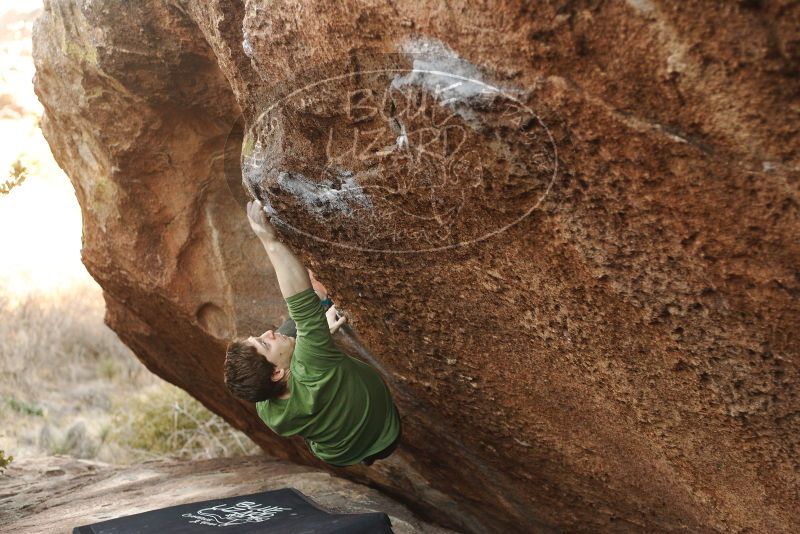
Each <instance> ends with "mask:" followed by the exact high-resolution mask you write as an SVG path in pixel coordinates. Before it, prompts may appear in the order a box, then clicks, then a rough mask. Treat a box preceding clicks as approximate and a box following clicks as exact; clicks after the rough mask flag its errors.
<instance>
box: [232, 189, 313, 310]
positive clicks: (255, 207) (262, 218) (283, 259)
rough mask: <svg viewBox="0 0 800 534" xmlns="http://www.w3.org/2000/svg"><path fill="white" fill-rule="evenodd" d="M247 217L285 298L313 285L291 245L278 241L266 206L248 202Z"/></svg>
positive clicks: (257, 202) (256, 201)
mask: <svg viewBox="0 0 800 534" xmlns="http://www.w3.org/2000/svg"><path fill="white" fill-rule="evenodd" d="M247 218H248V219H249V220H250V226H251V227H252V228H253V231H254V232H255V233H256V235H257V236H258V238H259V239H260V240H261V243H262V244H263V245H264V250H266V251H267V255H268V256H269V261H271V262H272V267H273V268H274V269H275V275H276V276H277V277H278V285H279V286H280V288H281V294H282V295H283V298H289V297H291V296H292V295H296V294H297V293H300V292H301V291H304V290H306V289H308V288H310V287H311V279H310V278H309V277H308V271H307V270H306V268H305V267H303V264H302V263H300V260H298V259H297V256H295V255H294V253H293V252H292V251H291V250H289V247H287V246H286V245H284V244H283V243H281V242H280V241H278V238H277V235H276V233H275V229H274V228H273V227H272V225H271V224H270V223H269V221H267V216H266V214H265V213H264V208H263V206H262V205H261V202H259V201H258V200H251V201H250V202H248V203H247Z"/></svg>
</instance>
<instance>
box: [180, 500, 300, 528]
mask: <svg viewBox="0 0 800 534" xmlns="http://www.w3.org/2000/svg"><path fill="white" fill-rule="evenodd" d="M290 510H291V508H282V507H280V506H267V505H264V504H258V503H255V502H252V501H242V502H239V503H236V504H234V505H231V506H228V505H227V504H219V505H217V506H210V507H208V508H201V509H200V510H198V511H197V512H195V513H190V514H182V517H185V518H187V519H189V520H190V521H189V523H192V524H195V525H204V526H208V527H231V526H235V525H244V524H247V523H263V522H264V521H269V520H270V519H272V518H273V517H275V516H276V515H277V514H279V513H280V512H286V511H290Z"/></svg>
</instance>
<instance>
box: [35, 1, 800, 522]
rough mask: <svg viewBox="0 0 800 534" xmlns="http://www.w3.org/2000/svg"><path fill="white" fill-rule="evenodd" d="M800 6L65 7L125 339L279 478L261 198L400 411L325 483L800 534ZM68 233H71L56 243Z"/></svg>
mask: <svg viewBox="0 0 800 534" xmlns="http://www.w3.org/2000/svg"><path fill="white" fill-rule="evenodd" d="M799 22H800V4H797V3H796V2H790V1H788V0H786V1H779V0H776V1H772V2H767V1H763V2H761V1H738V2H733V1H732V2H719V3H714V4H713V5H712V4H709V3H707V2H698V1H686V2H658V1H654V0H629V1H628V2H593V1H570V2H563V1H562V2H555V1H551V2H547V1H542V2H537V3H535V4H529V3H514V2H493V3H488V4H481V3H478V2H447V3H445V2H403V3H399V4H396V3H393V2H381V1H375V2H372V1H370V2H358V3H357V2H354V1H352V0H345V1H341V2H323V1H310V2H286V1H271V2H267V1H266V0H250V1H248V2H237V1H235V0H192V1H177V0H174V1H166V0H141V1H138V2H124V1H121V0H95V1H91V2H90V1H88V0H86V1H79V0H72V1H68V0H51V1H49V2H46V6H45V12H44V14H43V15H42V17H41V19H40V20H39V22H38V24H37V26H36V29H35V32H34V33H35V34H34V45H35V47H34V56H35V59H36V63H37V77H36V90H37V93H38V95H39V98H40V99H41V101H42V102H43V104H44V106H45V110H46V114H45V117H44V121H43V128H44V131H45V134H46V136H47V138H48V140H49V142H50V144H51V146H52V148H53V152H54V154H55V155H56V158H57V160H58V161H59V162H60V164H61V165H62V167H63V168H64V169H65V170H66V171H67V173H68V174H69V176H70V179H71V180H72V182H73V183H74V185H75V190H76V193H77V196H78V199H79V201H80V203H81V206H82V210H83V216H84V247H83V258H84V263H85V264H86V266H87V267H88V269H89V271H90V272H91V273H92V275H93V276H94V277H95V278H96V279H97V280H98V282H99V283H100V284H101V285H102V287H103V288H104V290H105V298H106V302H107V305H108V312H107V322H108V324H109V325H110V326H111V327H112V328H113V329H114V330H115V331H117V332H118V334H119V335H120V337H121V338H122V339H123V341H125V342H126V343H127V344H128V345H129V346H130V347H131V348H132V349H133V350H134V351H135V352H136V354H137V355H138V357H139V358H140V359H141V360H142V361H143V362H144V363H145V364H146V365H147V366H148V367H149V368H150V369H151V370H153V371H154V372H156V373H157V374H159V375H161V376H162V377H164V378H166V379H167V380H169V381H171V382H173V383H175V384H177V385H179V386H181V387H183V388H184V389H186V390H187V391H189V392H190V393H191V394H192V395H194V396H196V397H197V398H198V399H200V400H201V401H202V402H203V403H204V404H205V405H206V406H208V407H209V408H210V409H212V410H214V411H215V412H217V413H219V414H221V415H223V416H224V417H225V418H226V419H227V420H228V421H230V422H231V423H232V424H233V425H235V426H236V427H238V428H241V429H242V430H244V431H245V432H247V433H248V434H249V435H250V436H251V437H252V438H253V439H254V440H256V441H257V442H258V443H259V444H261V446H262V447H263V448H264V450H265V451H267V452H268V453H270V454H273V455H275V456H278V457H280V458H282V459H287V460H292V461H295V462H303V463H312V464H314V465H319V463H318V462H315V460H314V459H313V458H311V457H310V455H309V454H308V453H307V452H306V451H305V448H304V446H303V444H302V441H301V440H299V439H293V440H282V439H279V438H276V436H274V435H273V434H272V433H271V432H270V431H269V429H267V428H266V427H265V426H264V425H263V424H262V423H261V422H260V421H259V420H258V418H257V417H256V415H255V413H254V411H253V409H252V406H249V405H246V404H245V403H241V402H238V401H236V400H234V399H233V398H231V397H230V396H228V395H227V393H226V392H225V389H224V386H223V382H222V362H223V359H224V346H225V343H226V341H227V340H228V339H229V338H230V337H231V336H234V335H247V334H249V333H259V332H261V331H263V329H265V328H266V326H267V325H268V324H276V323H278V322H279V321H280V320H281V319H282V318H283V317H284V316H285V309H284V307H283V303H282V300H281V299H280V295H279V293H278V291H277V287H276V284H275V281H274V276H273V274H272V272H271V270H270V269H271V268H270V266H269V264H268V261H267V258H266V256H265V254H264V253H263V252H262V251H261V249H260V245H259V244H258V242H257V241H256V239H255V238H254V237H253V236H252V234H251V231H250V229H249V226H248V224H247V222H246V218H245V214H244V211H243V209H242V206H243V204H244V201H245V200H246V198H247V197H248V195H253V196H256V197H258V198H259V199H260V200H261V201H262V202H263V203H264V205H265V208H266V210H267V211H268V212H269V214H270V216H271V218H272V220H273V223H274V224H275V226H276V228H277V229H278V231H279V233H280V234H281V236H282V238H283V239H284V240H285V241H286V242H288V243H289V244H290V245H291V246H292V247H293V249H294V250H296V251H297V252H298V254H299V255H300V256H301V257H302V258H303V260H304V261H305V262H307V264H308V265H309V266H311V267H312V268H313V269H314V270H315V272H316V273H317V275H318V277H319V278H320V279H321V280H322V281H323V282H325V283H326V284H327V285H328V286H329V287H330V288H332V289H334V295H333V297H334V300H335V301H336V302H337V304H338V305H339V306H340V307H341V308H342V309H343V310H345V311H346V312H347V313H348V314H349V316H350V318H351V324H352V326H353V330H354V331H355V332H357V333H358V337H355V334H354V332H353V331H347V332H345V333H344V334H342V335H341V336H339V337H340V341H343V342H344V341H349V342H350V346H351V348H352V350H354V351H355V352H356V353H357V354H358V355H360V356H361V357H364V358H366V359H367V360H369V361H370V362H371V363H373V364H374V365H376V366H377V367H378V368H379V369H380V370H381V371H382V372H383V373H384V377H385V378H386V381H387V383H388V384H389V385H390V387H391V388H392V391H393V393H394V395H395V397H396V399H397V403H398V405H399V408H400V410H401V412H402V416H403V425H404V427H403V428H404V431H403V443H402V445H401V447H400V448H399V450H398V452H397V453H396V454H395V456H393V458H394V461H393V462H379V463H377V464H375V467H373V468H369V469H366V468H362V467H354V468H348V469H333V470H334V471H335V472H337V473H341V474H343V475H344V476H349V477H353V478H354V479H358V480H361V481H368V482H370V483H372V484H374V485H375V486H376V487H379V488H381V489H383V490H384V491H387V492H389V493H390V494H391V495H393V496H395V497H397V498H398V499H401V500H402V501H403V502H405V503H407V504H408V505H409V506H411V507H412V508H413V509H414V510H415V511H416V512H418V513H420V514H423V516H424V517H425V518H426V519H428V520H431V521H435V522H437V523H439V524H442V525H445V526H448V527H451V528H456V529H459V530H463V531H469V532H521V531H540V532H547V531H562V530H563V531H570V532H597V531H621V532H633V531H637V532H638V531H660V532H797V531H798V530H800V519H798V517H797V514H796V511H797V510H798V509H800V496H799V495H798V488H799V487H800V484H798V482H800V481H799V480H798V479H799V478H800V477H799V476H798V475H799V474H800V466H799V465H798V440H799V439H798V436H800V401H799V400H798V397H797V384H798V347H800V334H799V332H800V299H799V298H798V297H800V242H798V235H800V224H798V215H799V213H798V212H799V211H800V203H799V202H798V191H799V189H800V188H799V187H798V183H799V180H798V179H799V178H800V169H799V168H798V165H800V163H799V162H798V154H800V150H799V149H800V143H799V142H798V125H799V124H800V121H798V115H800V101H799V99H798V94H800V77H798V72H800V37H799V36H800V32H798V23H799ZM55 223H56V224H57V222H55Z"/></svg>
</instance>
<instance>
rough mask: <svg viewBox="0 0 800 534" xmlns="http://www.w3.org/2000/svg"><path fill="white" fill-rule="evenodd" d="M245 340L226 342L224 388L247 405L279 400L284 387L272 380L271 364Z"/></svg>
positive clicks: (272, 364) (272, 368)
mask: <svg viewBox="0 0 800 534" xmlns="http://www.w3.org/2000/svg"><path fill="white" fill-rule="evenodd" d="M245 341H246V340H244V339H236V340H234V341H231V342H230V343H228V349H227V353H226V355H225V386H227V388H228V391H230V392H231V394H232V395H233V396H235V397H238V398H240V399H242V400H246V401H250V402H259V401H264V400H267V399H275V398H277V397H280V396H281V395H283V393H284V392H285V391H286V384H284V383H283V382H273V381H272V372H273V371H275V364H274V363H271V362H269V361H267V359H266V358H265V357H264V356H263V355H262V354H261V353H259V352H258V351H257V350H256V348H255V347H254V346H253V345H251V344H249V343H245Z"/></svg>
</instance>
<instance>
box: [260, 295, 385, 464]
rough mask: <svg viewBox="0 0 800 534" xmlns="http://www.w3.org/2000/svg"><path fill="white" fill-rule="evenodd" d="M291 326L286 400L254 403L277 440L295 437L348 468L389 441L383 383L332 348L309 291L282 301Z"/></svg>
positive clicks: (316, 300) (322, 314) (325, 324)
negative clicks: (292, 339) (292, 342)
mask: <svg viewBox="0 0 800 534" xmlns="http://www.w3.org/2000/svg"><path fill="white" fill-rule="evenodd" d="M286 304H287V305H288V307H289V315H290V316H291V317H292V319H293V320H294V321H295V323H296V325H297V337H296V341H295V347H294V354H293V355H292V363H291V365H290V369H291V373H290V374H289V381H288V388H289V391H290V393H291V396H290V397H289V398H287V399H270V400H266V401H262V402H258V403H256V410H257V411H258V415H259V417H261V419H262V420H263V421H264V422H265V423H266V424H267V426H269V427H270V428H271V429H272V430H273V431H274V432H275V433H277V434H278V435H280V436H284V437H286V436H294V435H295V434H299V435H301V436H303V437H304V438H306V439H307V440H309V445H310V447H311V450H312V451H313V452H314V454H315V455H316V456H317V457H318V458H320V459H321V460H324V461H326V462H328V463H330V464H333V465H337V466H346V465H352V464H356V463H358V462H360V461H361V460H363V459H364V458H366V457H367V456H370V455H372V454H376V453H378V452H380V451H382V450H383V449H385V448H386V447H388V446H389V445H391V444H392V442H394V440H395V439H396V438H397V436H398V434H399V432H400V418H399V415H398V413H397V409H396V408H395V406H394V403H393V402H392V397H391V394H390V393H389V390H388V388H387V387H386V384H385V383H384V382H383V379H382V378H381V376H380V375H379V374H378V372H377V371H376V370H375V369H373V368H372V367H371V366H370V365H368V364H366V363H363V362H361V361H359V360H357V359H355V358H353V357H351V356H348V355H347V354H345V353H344V352H342V351H341V350H339V348H338V347H337V346H336V344H335V343H334V342H333V339H332V338H331V334H330V331H329V330H328V322H327V320H326V319H325V312H324V311H323V309H322V304H321V303H320V300H319V297H318V296H317V294H316V293H315V292H314V290H313V289H311V288H309V289H306V290H304V291H301V292H300V293H297V294H295V295H292V296H290V297H289V298H287V299H286Z"/></svg>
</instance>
